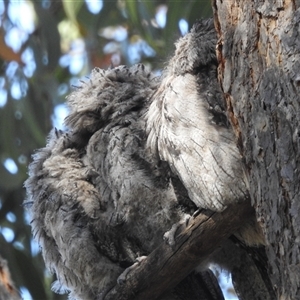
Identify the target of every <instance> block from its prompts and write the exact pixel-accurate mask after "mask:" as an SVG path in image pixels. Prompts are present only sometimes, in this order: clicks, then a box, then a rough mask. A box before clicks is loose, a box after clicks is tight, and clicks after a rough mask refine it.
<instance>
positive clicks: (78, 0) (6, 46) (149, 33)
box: [0, 0, 236, 300]
mask: <svg viewBox="0 0 300 300" xmlns="http://www.w3.org/2000/svg"><path fill="white" fill-rule="evenodd" d="M210 16H212V10H211V3H210V1H209V0H203V1H199V0H198V1H195V0H181V1H180V0H173V1H142V0H141V1H133V0H119V1H117V0H103V1H101V0H95V1H92V0H55V1H51V0H35V1H34V0H32V1H31V0H0V64H1V71H0V255H1V256H2V257H3V258H5V259H6V260H7V261H8V266H9V269H10V271H11V275H12V278H13V280H14V282H15V283H16V286H17V288H18V289H20V291H21V293H22V297H23V299H25V300H30V299H37V300H39V299H41V300H43V299H67V296H66V295H57V294H54V293H53V292H52V291H51V283H52V282H53V280H54V277H53V276H54V275H52V274H50V273H49V272H48V271H47V270H46V269H45V266H44V263H43V260H42V258H41V255H40V253H39V247H38V245H37V244H36V243H35V242H34V240H33V238H32V236H31V232H30V226H29V224H28V220H29V216H28V214H27V212H26V210H24V209H23V207H22V203H23V201H24V199H25V197H26V195H25V190H24V188H23V182H24V181H25V180H26V178H27V166H28V163H29V162H30V161H31V155H32V154H33V153H34V150H35V149H37V148H40V147H43V146H44V145H45V143H46V137H47V134H48V132H49V131H50V129H51V128H52V127H53V126H55V127H57V128H63V119H64V117H65V116H66V114H67V112H68V109H67V107H66V106H65V100H66V96H67V95H68V94H69V93H70V91H72V86H78V85H79V84H80V83H79V80H80V79H83V80H84V79H85V76H88V74H89V73H90V71H91V69H92V68H94V67H96V66H97V67H101V68H108V67H109V66H110V65H115V66H116V65H120V64H126V65H132V64H135V63H138V62H142V63H144V64H145V65H147V67H148V68H150V69H152V70H153V71H154V72H157V73H158V74H159V73H160V71H161V70H162V68H163V67H164V62H165V61H166V60H167V58H168V56H169V55H172V52H173V49H174V41H176V40H177V39H178V38H179V37H180V36H182V35H184V34H185V33H186V32H187V31H188V30H189V29H190V27H191V26H192V24H193V23H194V22H195V20H196V19H198V18H207V17H210ZM216 272H218V270H216ZM221 278H222V280H221V281H222V283H221V285H222V286H223V288H224V289H225V290H226V293H227V296H226V297H227V299H236V298H235V297H234V294H233V291H232V287H231V285H230V278H229V277H226V276H225V277H224V276H221Z"/></svg>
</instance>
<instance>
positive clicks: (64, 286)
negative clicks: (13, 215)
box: [25, 21, 247, 300]
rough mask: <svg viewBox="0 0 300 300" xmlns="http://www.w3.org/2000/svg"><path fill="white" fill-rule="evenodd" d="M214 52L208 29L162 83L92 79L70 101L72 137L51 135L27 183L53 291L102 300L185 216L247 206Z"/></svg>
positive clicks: (126, 72)
mask: <svg viewBox="0 0 300 300" xmlns="http://www.w3.org/2000/svg"><path fill="white" fill-rule="evenodd" d="M215 44H216V36H215V31H214V28H213V24H212V22H211V21H209V22H200V23H199V24H198V25H196V26H195V27H194V28H193V29H192V31H191V33H189V34H187V35H186V36H185V37H184V38H182V39H180V40H179V41H178V42H177V44H176V52H175V55H174V57H173V58H172V59H171V60H170V62H169V65H168V67H167V68H166V70H165V71H164V73H163V76H162V77H161V78H155V77H154V76H153V75H152V74H151V73H150V72H149V71H147V70H146V69H145V67H144V66H143V65H136V66H133V67H131V68H127V67H125V66H121V67H117V68H113V69H110V70H106V71H104V70H100V69H95V70H94V71H93V72H92V74H91V76H90V79H89V81H87V82H86V83H84V84H83V85H82V86H81V88H79V89H78V90H77V91H75V92H74V93H73V94H71V95H70V96H69V98H68V103H69V107H70V114H69V116H68V117H67V119H66V125H67V127H68V130H67V131H66V132H61V131H57V130H53V131H52V132H51V134H50V136H49V140H48V144H47V146H46V147H45V148H43V149H41V150H39V151H38V152H37V153H36V154H35V155H34V160H33V162H32V164H31V165H30V169H29V179H28V180H27V181H26V183H25V186H26V189H27V194H28V197H27V201H26V204H27V206H28V207H30V211H31V214H32V222H31V225H32V230H33V234H34V236H35V238H36V239H37V241H38V242H39V244H40V246H41V249H42V254H43V257H44V260H45V262H46V265H47V267H48V268H49V269H50V270H51V271H53V272H55V273H56V274H57V277H58V281H57V282H56V283H55V284H54V290H55V291H58V292H64V291H69V292H70V298H71V299H73V298H74V299H85V300H87V299H95V297H99V298H100V297H101V295H102V296H103V295H105V293H106V292H107V291H108V290H109V289H110V288H112V287H113V286H114V285H115V284H116V282H117V278H118V276H119V275H120V274H121V273H122V272H123V271H124V269H125V268H127V267H128V266H130V265H131V264H132V263H133V262H134V261H135V259H136V258H137V257H139V256H141V255H147V254H149V253H150V252H151V251H152V250H153V249H154V248H155V247H156V246H158V245H159V244H160V243H161V241H162V238H163V235H164V233H165V232H166V231H167V230H169V229H170V228H171V227H172V225H173V224H175V223H177V222H179V221H180V220H181V219H182V218H183V217H184V216H185V215H186V214H191V213H193V212H194V211H195V210H196V209H197V207H204V208H209V209H212V210H215V211H221V210H223V209H224V208H225V207H226V205H228V204H230V203H233V202H235V201H241V200H243V199H245V198H246V195H247V189H246V185H245V182H244V179H243V178H244V176H243V171H242V166H241V161H240V157H239V153H238V150H237V148H236V146H235V142H234V136H233V133H232V131H231V130H230V127H229V125H228V123H227V118H226V114H225V108H224V103H223V100H222V97H221V93H220V90H219V87H218V83H217V79H216V57H215V52H214V47H215ZM191 200H192V201H191ZM208 297H209V296H207V299H220V298H217V297H219V296H216V298H214V297H213V296H210V297H211V298H208ZM194 298H195V294H193V295H190V296H187V295H185V296H181V293H180V292H179V290H178V289H177V290H176V289H174V290H173V291H171V292H170V294H169V295H167V296H166V298H164V299H187V300H189V299H194Z"/></svg>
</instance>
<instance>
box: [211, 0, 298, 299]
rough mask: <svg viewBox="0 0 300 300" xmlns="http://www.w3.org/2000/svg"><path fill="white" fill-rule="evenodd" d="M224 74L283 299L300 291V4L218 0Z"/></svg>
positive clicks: (217, 21) (273, 277)
mask: <svg viewBox="0 0 300 300" xmlns="http://www.w3.org/2000/svg"><path fill="white" fill-rule="evenodd" d="M213 6H214V15H215V16H214V17H215V24H216V28H217V31H218V35H219V38H220V39H219V43H218V49H217V55H218V58H219V76H220V82H221V86H222V89H223V92H224V94H225V96H226V102H227V107H228V112H229V114H230V118H231V122H232V125H233V127H234V130H235V133H236V135H237V138H238V146H239V148H240V151H241V153H242V155H243V157H244V158H245V165H246V170H247V173H248V175H249V182H250V194H251V199H252V204H253V206H254V207H255V209H256V213H257V219H258V221H259V222H260V224H261V226H262V227H263V230H264V234H265V237H266V240H267V247H266V251H267V256H268V261H269V274H270V278H271V281H272V283H273V286H274V289H275V290H276V293H277V297H278V299H299V298H300V250H299V249H300V248H299V244H300V235H299V228H300V216H299V214H300V202H299V193H300V191H299V181H300V157H299V153H300V151H299V150H300V149H299V146H300V145H299V138H300V132H299V129H298V128H299V123H300V107H299V92H300V91H299V86H300V57H299V56H300V42H299V41H300V39H299V34H300V31H299V22H300V9H299V6H300V3H299V1H274V0H273V1H272V0H269V1H249V0H248V1H247V0H242V1H226V0H225V1H221V0H215V1H214V2H213Z"/></svg>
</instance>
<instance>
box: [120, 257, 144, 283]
mask: <svg viewBox="0 0 300 300" xmlns="http://www.w3.org/2000/svg"><path fill="white" fill-rule="evenodd" d="M146 258H147V256H140V257H137V258H136V260H135V263H134V264H133V265H131V266H130V267H128V268H127V269H125V271H124V272H123V273H122V274H121V275H120V276H119V277H118V279H117V283H118V284H119V285H123V284H124V283H125V282H126V277H127V275H128V273H130V272H131V271H132V270H133V269H135V268H136V267H137V266H139V265H140V263H141V262H142V261H143V260H144V259H146Z"/></svg>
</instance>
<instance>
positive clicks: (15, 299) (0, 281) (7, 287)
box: [0, 256, 21, 300]
mask: <svg viewBox="0 0 300 300" xmlns="http://www.w3.org/2000/svg"><path fill="white" fill-rule="evenodd" d="M0 299H1V300H21V297H20V295H19V293H18V291H17V289H16V288H15V285H14V283H13V282H12V280H11V277H10V272H9V269H8V266H7V262H6V260H4V259H3V258H2V257H1V256H0Z"/></svg>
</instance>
